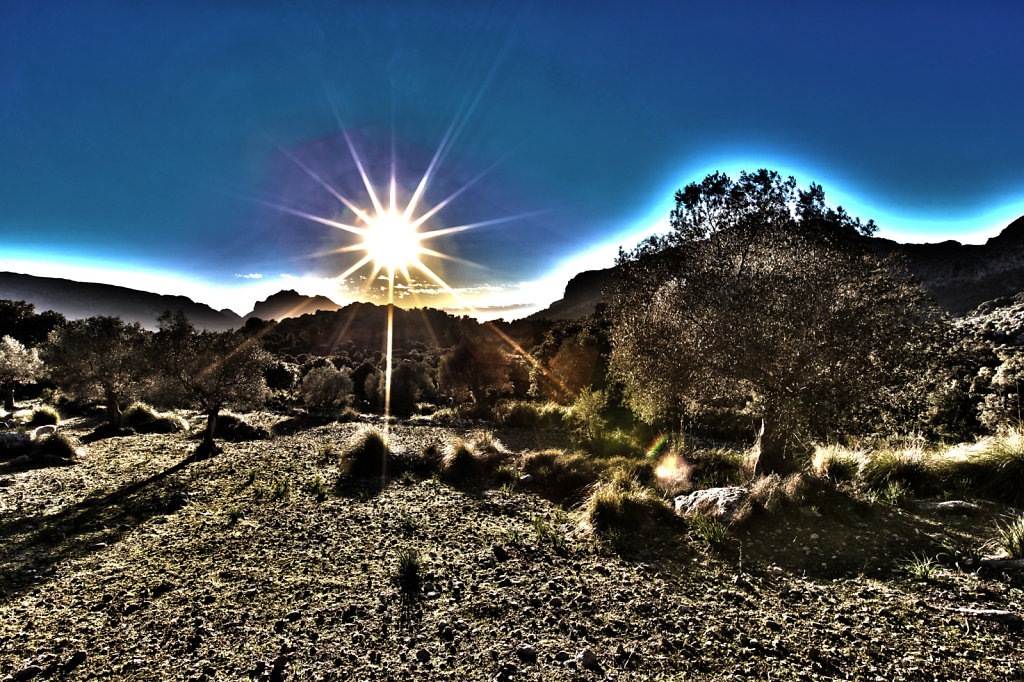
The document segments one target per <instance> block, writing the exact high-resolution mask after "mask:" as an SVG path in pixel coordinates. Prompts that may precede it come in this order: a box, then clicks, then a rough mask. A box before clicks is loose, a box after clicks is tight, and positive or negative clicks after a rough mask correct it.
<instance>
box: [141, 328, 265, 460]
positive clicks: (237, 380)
mask: <svg viewBox="0 0 1024 682" xmlns="http://www.w3.org/2000/svg"><path fill="white" fill-rule="evenodd" d="M158 323H159V325H160V329H159V331H158V332H157V333H156V336H155V337H154V346H155V349H154V350H155V353H154V358H155V360H156V363H157V365H158V368H159V369H160V371H161V373H162V374H163V376H164V378H165V379H166V380H167V381H168V383H169V384H170V387H171V388H172V389H173V390H174V391H175V392H176V393H177V395H178V397H179V398H180V399H181V400H182V401H183V402H185V403H187V404H192V405H195V406H196V407H198V408H199V409H200V410H202V411H203V412H205V413H206V430H205V431H204V432H203V441H202V443H201V444H200V445H199V447H198V448H197V450H196V455H197V456H198V457H203V456H206V455H211V454H213V453H215V452H216V451H217V449H216V446H215V444H214V440H213V437H214V433H215V432H216V430H217V417H218V416H219V415H220V411H221V410H223V409H225V408H228V407H236V406H237V407H246V406H249V405H253V404H257V403H259V402H260V401H262V400H263V398H264V397H265V395H266V392H267V384H266V381H265V380H264V378H263V372H264V369H265V368H266V367H267V366H268V365H269V363H270V356H269V355H268V354H267V352H266V351H264V350H263V348H262V347H261V346H260V343H259V340H258V337H254V336H249V335H247V334H245V333H243V332H240V331H226V332H210V331H199V330H196V328H195V327H193V326H192V323H191V322H189V321H188V318H186V317H185V315H184V314H182V313H181V312H177V313H173V314H172V313H171V312H169V311H168V312H166V313H164V314H163V315H161V316H160V317H159V318H158Z"/></svg>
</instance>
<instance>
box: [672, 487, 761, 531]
mask: <svg viewBox="0 0 1024 682" xmlns="http://www.w3.org/2000/svg"><path fill="white" fill-rule="evenodd" d="M749 496H750V490H749V489H747V488H741V487H738V486H731V487H728V488H707V489H706V490H697V491H696V492H692V493H690V494H689V495H680V496H679V497H677V498H676V499H675V509H676V513H677V514H679V515H680V516H690V515H692V514H703V515H708V516H713V517H715V518H717V519H718V520H720V521H722V522H723V523H728V522H729V521H731V520H732V519H733V518H734V517H735V516H736V514H737V512H739V510H740V508H741V507H742V506H743V503H744V502H746V501H747V498H748V497H749Z"/></svg>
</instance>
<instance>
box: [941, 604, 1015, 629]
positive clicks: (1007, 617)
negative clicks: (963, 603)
mask: <svg viewBox="0 0 1024 682" xmlns="http://www.w3.org/2000/svg"><path fill="white" fill-rule="evenodd" d="M946 610H947V611H952V612H953V613H958V614H960V615H963V616H969V617H972V618H982V619H984V620H991V621H994V622H996V623H1002V624H1004V625H1021V624H1024V618H1021V616H1020V614H1017V613H1014V612H1013V611H1004V610H1002V609H971V608H956V607H947V608H946Z"/></svg>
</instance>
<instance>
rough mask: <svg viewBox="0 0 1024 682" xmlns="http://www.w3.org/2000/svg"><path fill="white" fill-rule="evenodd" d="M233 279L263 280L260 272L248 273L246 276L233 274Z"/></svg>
mask: <svg viewBox="0 0 1024 682" xmlns="http://www.w3.org/2000/svg"><path fill="white" fill-rule="evenodd" d="M235 277H241V278H242V279H263V273H261V272H250V273H249V274H247V275H239V274H238V273H237V272H236V273H235Z"/></svg>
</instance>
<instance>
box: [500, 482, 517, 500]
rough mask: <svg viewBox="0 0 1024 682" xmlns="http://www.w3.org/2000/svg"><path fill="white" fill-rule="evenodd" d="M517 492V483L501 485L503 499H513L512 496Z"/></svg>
mask: <svg viewBox="0 0 1024 682" xmlns="http://www.w3.org/2000/svg"><path fill="white" fill-rule="evenodd" d="M515 491H516V482H515V481H505V482H504V483H502V484H501V494H502V496H503V497H512V494H513V493H515Z"/></svg>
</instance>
